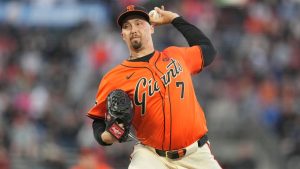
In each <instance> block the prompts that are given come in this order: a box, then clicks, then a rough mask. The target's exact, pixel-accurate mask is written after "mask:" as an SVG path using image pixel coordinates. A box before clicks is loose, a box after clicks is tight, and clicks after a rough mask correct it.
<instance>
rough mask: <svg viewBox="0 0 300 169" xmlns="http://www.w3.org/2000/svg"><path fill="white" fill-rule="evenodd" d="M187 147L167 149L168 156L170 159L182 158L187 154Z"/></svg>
mask: <svg viewBox="0 0 300 169" xmlns="http://www.w3.org/2000/svg"><path fill="white" fill-rule="evenodd" d="M185 153H186V149H179V150H173V151H166V155H165V156H166V158H169V159H177V158H181V157H183V156H184V155H185ZM174 156H175V157H174Z"/></svg>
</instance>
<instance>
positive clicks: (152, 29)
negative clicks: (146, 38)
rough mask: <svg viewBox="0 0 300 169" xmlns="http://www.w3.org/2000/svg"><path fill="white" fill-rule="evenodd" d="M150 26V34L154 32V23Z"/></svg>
mask: <svg viewBox="0 0 300 169" xmlns="http://www.w3.org/2000/svg"><path fill="white" fill-rule="evenodd" d="M150 27H151V28H150V29H151V34H152V33H154V25H152V24H151V25H150Z"/></svg>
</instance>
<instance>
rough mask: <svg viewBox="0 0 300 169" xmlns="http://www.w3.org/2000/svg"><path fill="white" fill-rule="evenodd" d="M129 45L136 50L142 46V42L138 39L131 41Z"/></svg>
mask: <svg viewBox="0 0 300 169" xmlns="http://www.w3.org/2000/svg"><path fill="white" fill-rule="evenodd" d="M131 46H132V48H133V49H135V50H138V49H140V48H141V47H142V43H141V42H140V41H133V42H131Z"/></svg>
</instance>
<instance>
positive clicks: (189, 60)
mask: <svg viewBox="0 0 300 169" xmlns="http://www.w3.org/2000/svg"><path fill="white" fill-rule="evenodd" d="M163 52H164V53H166V55H177V56H180V57H182V58H183V60H184V62H185V63H186V65H187V68H188V70H189V71H190V73H191V74H196V73H199V72H200V71H201V70H202V69H203V65H204V61H203V54H202V50H201V47H200V46H198V45H196V46H192V47H176V46H171V47H168V48H166V49H165V50H164V51H163Z"/></svg>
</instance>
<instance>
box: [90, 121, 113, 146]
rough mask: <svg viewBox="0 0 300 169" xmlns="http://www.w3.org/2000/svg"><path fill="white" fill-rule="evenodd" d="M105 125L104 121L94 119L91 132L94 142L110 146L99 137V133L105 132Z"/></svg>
mask: <svg viewBox="0 0 300 169" xmlns="http://www.w3.org/2000/svg"><path fill="white" fill-rule="evenodd" d="M105 128H106V125H105V121H104V119H94V121H93V132H94V138H95V139H96V141H97V142H98V143H99V144H100V145H103V146H110V145H112V144H107V143H105V142H104V141H103V140H102V138H101V137H100V135H101V133H103V132H104V131H105Z"/></svg>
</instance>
